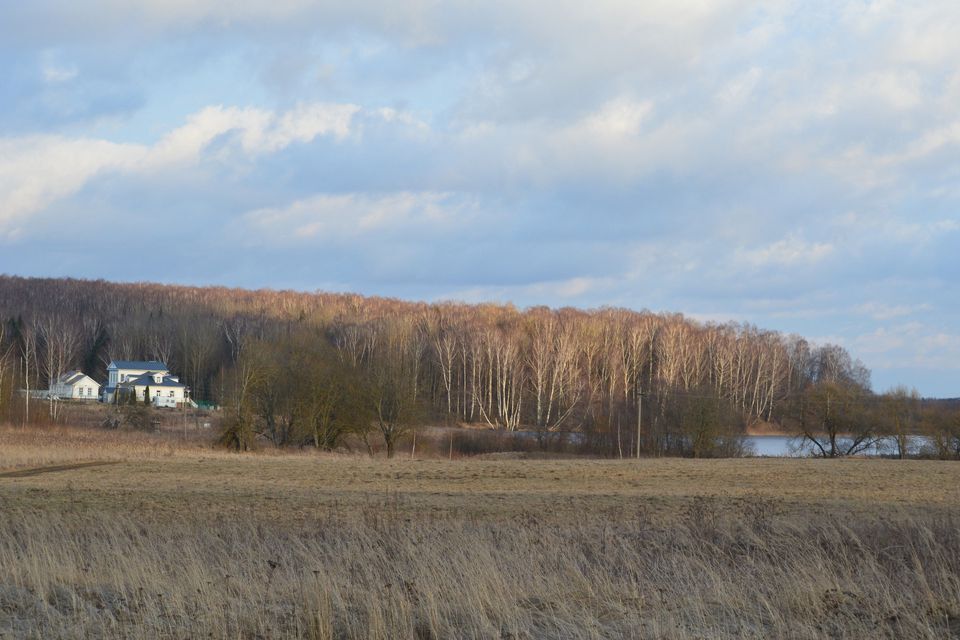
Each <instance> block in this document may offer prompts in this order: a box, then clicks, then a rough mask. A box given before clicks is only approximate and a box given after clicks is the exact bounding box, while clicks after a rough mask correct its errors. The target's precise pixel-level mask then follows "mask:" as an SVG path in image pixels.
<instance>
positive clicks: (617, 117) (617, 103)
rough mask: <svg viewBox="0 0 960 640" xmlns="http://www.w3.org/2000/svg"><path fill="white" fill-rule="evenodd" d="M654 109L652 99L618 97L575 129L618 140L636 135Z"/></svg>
mask: <svg viewBox="0 0 960 640" xmlns="http://www.w3.org/2000/svg"><path fill="white" fill-rule="evenodd" d="M652 111H653V102H652V101H651V100H641V101H636V100H630V99H626V98H618V99H616V100H612V101H610V102H608V103H606V104H604V105H603V106H602V107H600V109H599V110H598V111H596V112H595V113H592V114H590V115H589V116H587V117H586V118H585V119H584V120H582V121H581V122H580V123H579V124H577V125H575V129H574V130H575V131H576V130H578V129H579V130H581V131H583V133H585V134H586V135H588V136H591V137H593V136H596V137H599V138H601V139H613V140H617V139H620V138H624V137H629V136H636V135H638V134H639V133H640V127H641V126H642V125H643V123H644V121H645V120H646V119H647V117H648V116H649V115H650V114H651V112H652Z"/></svg>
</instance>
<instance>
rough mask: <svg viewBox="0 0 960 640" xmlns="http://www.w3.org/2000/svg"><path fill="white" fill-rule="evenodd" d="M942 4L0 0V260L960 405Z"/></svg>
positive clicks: (959, 124)
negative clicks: (377, 303) (468, 315)
mask: <svg viewBox="0 0 960 640" xmlns="http://www.w3.org/2000/svg"><path fill="white" fill-rule="evenodd" d="M957 33H960V3H957V2H956V0H922V1H913V0H901V1H893V0H872V1H871V0H825V1H820V0H808V1H806V2H799V1H793V0H764V1H752V0H644V1H643V2H638V1H637V0H610V1H605V0H595V1H594V2H581V1H571V0H550V1H547V0H487V1H485V2H476V1H469V2H467V1H462V0H459V1H458V0H450V1H446V2H437V1H436V0H409V1H407V2H387V1H386V0H350V1H349V2H311V1H307V0H82V1H81V0H70V1H67V0H31V2H4V3H2V4H0V74H2V77H3V81H2V82H0V273H6V274H11V275H24V276H71V277H78V278H104V279H108V280H116V281H155V282H165V283H182V284H196V285H205V284H221V285H228V286H238V287H252V288H260V287H269V288H274V289H281V288H290V289H297V290H306V291H314V290H324V291H355V292H358V293H362V294H367V295H386V296H393V297H400V298H406V299H416V300H462V301H466V302H479V301H499V302H512V303H514V304H516V305H518V306H520V307H526V306H530V305H541V304H545V305H549V306H553V307H563V306H575V307H583V308H596V307H601V306H616V307H627V308H632V309H637V310H640V309H649V310H653V311H668V312H681V313H683V314H684V315H686V316H688V317H691V318H695V319H698V320H700V321H703V322H727V321H734V322H742V323H751V324H755V325H757V326H760V327H763V328H768V329H775V330H778V331H782V332H784V333H797V334H800V335H804V336H806V337H808V338H810V339H812V340H814V341H817V342H821V343H825V342H832V343H836V344H840V345H842V346H844V347H846V348H847V349H848V350H849V351H850V352H851V354H852V355H853V356H854V357H857V358H860V359H861V360H862V361H863V362H864V363H865V364H866V365H867V366H868V367H869V368H870V369H871V370H872V371H873V385H874V388H875V389H876V390H877V391H883V390H885V389H887V388H890V387H892V386H893V385H896V384H906V385H908V386H911V387H916V388H917V389H918V390H919V391H920V392H921V393H923V394H924V395H927V396H941V397H952V396H960V322H958V318H960V285H958V281H960V256H958V253H960V109H958V105H960V64H958V61H960V38H957V37H956V34H957Z"/></svg>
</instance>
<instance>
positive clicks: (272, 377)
mask: <svg viewBox="0 0 960 640" xmlns="http://www.w3.org/2000/svg"><path fill="white" fill-rule="evenodd" d="M114 359H125V360H143V359H155V360H160V361H163V362H165V363H167V365H168V366H169V368H170V369H171V371H173V372H175V373H176V374H178V375H179V376H180V378H181V380H183V381H184V382H185V383H186V384H187V385H189V387H190V389H191V394H192V397H193V398H194V399H196V400H200V401H208V402H211V403H215V404H216V405H219V406H220V407H222V412H223V416H224V418H223V433H222V434H221V442H222V443H223V444H224V445H226V446H231V447H235V448H238V449H249V448H252V447H255V446H261V445H263V444H266V443H269V444H271V445H273V446H277V447H285V446H314V447H318V448H322V449H336V448H337V447H339V446H340V445H341V444H342V442H343V440H344V438H346V437H347V436H350V437H353V438H356V439H359V440H360V441H362V442H365V443H367V445H368V447H369V446H370V443H371V441H372V439H375V440H376V441H377V442H378V443H379V444H381V445H382V446H383V448H384V449H385V451H386V453H387V455H388V456H389V455H392V454H393V453H394V451H395V449H396V445H397V443H398V441H399V440H400V439H401V438H404V437H406V436H408V435H409V434H410V433H411V432H413V431H414V430H416V429H417V428H418V427H421V426H424V425H473V426H485V427H488V428H490V429H494V430H499V431H504V432H521V431H522V432H531V433H534V434H539V435H544V434H551V433H557V432H575V433H578V434H580V437H581V439H582V440H583V441H584V442H589V443H590V446H591V447H592V449H591V450H592V451H593V452H595V453H598V454H601V455H608V456H618V455H619V456H621V457H623V456H625V455H638V456H639V455H681V456H692V457H705V456H718V455H719V456H722V455H736V454H738V453H739V452H740V447H741V438H740V436H741V435H743V434H744V433H745V432H746V430H747V429H748V428H750V427H755V426H757V425H766V426H770V425H773V426H774V427H775V428H776V429H777V430H778V431H781V432H789V433H792V434H796V435H797V436H798V437H800V438H803V439H805V440H806V441H808V442H809V443H812V445H813V446H814V448H815V453H816V454H817V455H822V456H824V457H838V456H844V455H853V454H856V453H859V452H862V451H863V450H865V449H866V448H867V447H870V446H872V445H874V444H875V443H876V442H877V441H878V440H879V439H883V440H885V441H888V442H889V443H890V446H891V452H892V455H896V456H899V457H903V456H905V455H906V454H907V448H908V447H907V439H908V437H910V436H913V435H917V434H922V435H924V436H925V437H926V438H928V439H929V442H930V443H931V444H932V449H933V451H935V453H936V455H938V456H940V457H944V458H957V457H960V410H958V408H957V406H956V404H955V403H949V402H937V401H930V400H925V399H923V398H921V397H920V396H919V395H918V394H917V393H916V392H915V391H913V390H910V389H907V388H896V389H892V390H889V391H886V392H884V393H880V394H878V393H874V391H872V390H871V385H870V372H869V371H868V370H867V369H866V367H864V366H863V364H862V363H861V362H859V361H858V360H856V359H855V358H853V357H851V355H850V354H849V353H848V352H847V351H846V350H845V349H843V348H842V347H840V346H837V345H831V344H823V345H817V344H811V343H809V342H808V341H807V340H806V339H804V338H803V337H800V336H796V335H784V334H782V333H778V332H776V331H770V330H764V329H761V328H758V327H755V326H752V325H749V324H737V323H724V324H719V323H702V322H697V321H694V320H691V319H689V318H685V317H684V316H683V315H681V314H667V313H652V312H649V311H633V310H627V309H619V308H601V309H594V310H580V309H572V308H562V309H550V308H545V307H534V308H528V309H517V308H515V307H514V306H511V305H500V304H473V305H471V304H463V303H457V302H437V303H430V304H428V303H419V302H405V301H401V300H396V299H388V298H379V297H364V296H361V295H355V294H340V293H304V292H294V291H275V290H256V291H253V290H243V289H229V288H223V287H187V286H171V285H159V284H149V283H112V282H105V281H100V280H98V281H87V280H74V279H46V278H45V279H39V278H22V277H15V276H0V422H9V423H13V424H19V423H23V422H25V421H26V420H28V419H29V420H51V419H53V420H55V419H56V416H55V415H52V413H53V409H52V408H51V410H50V413H48V414H47V415H44V414H43V412H41V411H38V410H36V409H35V410H34V411H33V413H32V415H30V416H29V418H28V416H27V415H25V413H26V411H27V410H28V409H25V405H29V402H28V401H27V402H24V401H23V399H22V398H23V396H24V394H23V393H22V392H21V390H29V389H45V388H48V387H49V383H50V381H51V380H56V379H57V378H58V377H59V376H60V375H62V374H63V373H65V372H67V371H70V370H73V369H81V370H83V371H84V372H86V373H87V374H89V375H91V376H93V377H94V378H96V379H98V380H104V379H106V366H107V365H108V364H109V362H110V361H111V360H114ZM371 450H372V449H371Z"/></svg>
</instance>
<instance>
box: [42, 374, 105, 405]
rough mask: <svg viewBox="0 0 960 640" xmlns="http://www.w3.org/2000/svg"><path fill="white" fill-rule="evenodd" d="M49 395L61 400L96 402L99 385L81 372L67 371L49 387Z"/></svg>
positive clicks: (98, 394) (98, 395)
mask: <svg viewBox="0 0 960 640" xmlns="http://www.w3.org/2000/svg"><path fill="white" fill-rule="evenodd" d="M50 395H52V396H54V397H55V398H60V399H61V400H97V399H98V398H99V397H100V383H99V382H97V381H96V380H94V379H93V378H91V377H90V376H88V375H87V374H85V373H84V372H82V371H68V372H67V373H65V374H63V375H62V376H60V377H59V378H57V379H56V381H54V383H53V384H52V385H50Z"/></svg>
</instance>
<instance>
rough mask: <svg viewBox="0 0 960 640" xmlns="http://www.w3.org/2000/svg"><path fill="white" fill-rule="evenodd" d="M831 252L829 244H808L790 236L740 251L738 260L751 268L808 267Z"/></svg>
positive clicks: (831, 248) (832, 249)
mask: <svg viewBox="0 0 960 640" xmlns="http://www.w3.org/2000/svg"><path fill="white" fill-rule="evenodd" d="M833 252H834V246H833V245H832V244H830V243H827V242H814V243H810V242H807V241H805V240H803V239H801V238H799V237H797V236H793V235H791V236H788V237H786V238H784V239H782V240H778V241H776V242H774V243H773V244H770V245H767V246H763V247H758V248H756V249H747V250H741V251H740V252H739V258H740V260H741V261H742V262H743V263H745V264H748V265H750V266H752V267H767V266H797V265H808V266H809V265H814V264H817V263H819V262H821V261H823V260H824V259H826V258H827V257H829V256H830V255H831V254H832V253H833Z"/></svg>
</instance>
